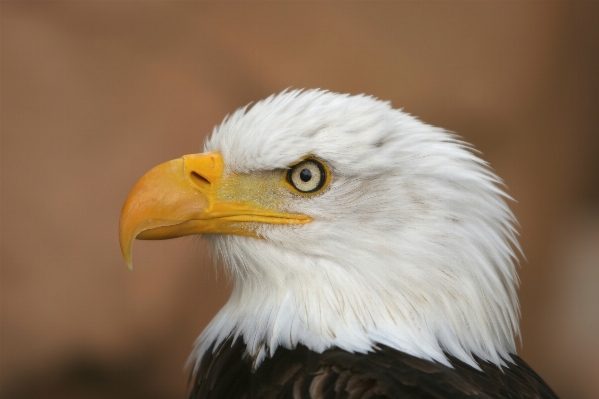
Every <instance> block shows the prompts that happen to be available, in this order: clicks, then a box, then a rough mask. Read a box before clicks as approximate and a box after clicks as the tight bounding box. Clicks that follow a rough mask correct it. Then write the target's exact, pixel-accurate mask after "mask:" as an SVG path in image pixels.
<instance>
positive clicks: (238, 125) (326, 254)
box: [192, 90, 520, 367]
mask: <svg viewBox="0 0 599 399" xmlns="http://www.w3.org/2000/svg"><path fill="white" fill-rule="evenodd" d="M205 149H206V151H221V152H222V154H223V159H224V161H225V164H226V168H227V172H228V173H229V172H233V173H252V172H256V171H265V170H273V169H278V168H287V167H288V166H289V165H291V164H293V163H295V162H297V161H299V160H300V159H302V158H303V157H305V156H306V155H314V156H317V157H318V158H320V159H322V160H324V161H326V162H327V164H328V165H329V167H330V169H331V174H332V180H331V184H330V187H329V188H328V189H327V190H326V191H325V192H323V193H322V194H320V195H317V196H314V197H310V198H306V197H300V196H294V195H291V194H290V196H289V198H287V200H286V205H285V208H286V209H285V210H286V211H289V212H296V213H303V214H306V215H308V216H311V217H312V218H313V219H314V221H313V222H312V223H309V224H307V225H302V226H298V227H289V226H284V225H265V226H262V227H261V228H260V233H261V234H262V235H263V236H264V237H265V238H266V240H259V239H253V238H248V237H241V236H211V237H209V240H210V243H211V245H212V247H213V248H214V250H215V253H216V254H218V255H220V256H221V257H222V259H223V263H224V264H225V266H226V267H227V268H228V269H229V270H230V272H231V275H232V278H233V283H234V290H233V294H232V296H231V298H230V300H229V302H228V303H227V304H226V305H225V307H224V308H223V309H222V310H221V311H220V312H219V313H218V315H217V316H216V317H215V318H214V320H213V321H212V322H211V323H210V325H209V326H208V327H207V328H206V330H205V331H204V332H203V333H202V335H201V336H200V338H199V339H198V342H197V346H196V349H195V350H194V353H193V354H192V358H196V359H200V358H201V356H202V354H203V353H204V352H205V351H206V350H207V349H208V347H209V346H210V345H211V344H212V343H213V342H214V341H216V342H217V344H218V343H220V342H222V341H223V340H224V339H225V338H226V337H228V336H229V335H230V334H231V333H234V334H235V335H236V336H238V337H240V339H243V340H244V341H245V343H246V344H247V347H248V352H249V354H250V355H251V356H255V357H256V358H257V364H259V363H260V361H261V359H263V358H264V356H268V355H272V354H273V353H274V351H275V350H276V349H277V347H278V346H283V347H286V348H293V347H294V346H295V345H297V344H298V343H301V344H304V345H306V346H308V347H309V348H310V349H312V350H314V351H317V352H322V351H324V350H325V349H327V348H329V347H331V346H337V347H339V348H342V349H346V350H348V351H352V352H367V351H370V350H373V349H374V348H375V347H376V346H377V344H384V345H388V346H390V347H394V348H397V349H399V350H402V351H405V352H407V353H409V354H412V355H415V356H418V357H421V358H424V359H430V360H436V361H438V362H441V363H445V364H448V362H447V358H446V356H445V352H446V353H449V354H451V355H453V356H455V357H457V358H459V359H461V360H463V361H464V362H466V363H468V364H471V365H473V366H474V367H477V366H476V362H475V360H474V358H473V355H476V356H478V357H480V358H482V359H484V360H487V361H490V362H492V363H495V364H497V365H502V364H504V361H503V359H508V360H509V359H510V357H509V354H510V353H515V343H514V335H517V334H518V333H519V327H518V318H519V309H518V299H517V296H516V288H517V285H518V277H517V274H516V271H515V265H514V262H515V261H516V255H515V251H519V250H520V249H519V246H518V243H517V240H516V231H515V228H514V223H515V219H514V216H513V214H512V213H511V211H510V210H509V208H508V207H507V205H506V203H505V201H504V198H505V197H506V195H505V194H504V192H503V191H502V189H501V188H500V187H499V184H500V179H499V178H498V177H497V176H496V175H495V174H493V173H492V172H491V171H490V170H489V169H488V167H487V165H486V163H485V162H484V161H482V160H481V159H479V158H478V157H476V156H475V155H474V154H473V152H472V151H471V150H470V148H469V146H468V145H467V144H465V143H463V142H461V141H459V140H458V139H457V138H456V137H455V136H453V135H452V134H450V133H448V132H446V131H444V130H442V129H439V128H435V127H432V126H429V125H426V124H424V123H422V122H421V121H419V120H418V119H416V118H414V117H412V116H410V115H408V114H406V113H404V112H402V111H399V110H394V109H392V108H391V106H390V104H389V103H386V102H381V101H378V100H376V99H374V98H372V97H367V96H349V95H340V94H335V93H330V92H326V91H320V90H308V91H286V92H283V93H281V94H279V95H276V96H271V97H269V98H267V99H266V100H263V101H261V102H258V103H256V104H255V105H254V106H253V107H252V108H250V109H247V108H243V109H241V110H238V111H237V112H235V113H234V114H233V115H232V116H230V117H228V118H227V119H226V120H225V121H224V122H223V123H222V124H221V125H220V126H219V127H217V128H215V130H214V132H213V135H212V137H211V138H210V139H209V141H208V142H207V143H206V148H205Z"/></svg>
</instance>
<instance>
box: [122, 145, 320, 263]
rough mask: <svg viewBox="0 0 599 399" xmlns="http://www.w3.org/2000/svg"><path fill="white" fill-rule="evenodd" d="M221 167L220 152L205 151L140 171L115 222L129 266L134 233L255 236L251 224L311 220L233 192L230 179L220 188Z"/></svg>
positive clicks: (147, 236)
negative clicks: (118, 218) (142, 174)
mask: <svg viewBox="0 0 599 399" xmlns="http://www.w3.org/2000/svg"><path fill="white" fill-rule="evenodd" d="M223 172H224V162H223V159H222V156H221V154H220V153H219V152H208V153H204V154H192V155H185V156H183V157H182V158H179V159H175V160H173V161H169V162H165V163H163V164H161V165H158V166H156V167H155V168H153V169H151V170H150V171H149V172H147V173H146V174H145V175H144V176H142V178H141V179H140V180H139V181H138V182H137V183H136V184H135V186H134V187H133V189H132V190H131V192H130V193H129V196H128V197H127V200H126V201H125V204H124V205H123V210H122V212H121V220H120V226H119V233H120V243H121V252H122V253H123V257H124V258H125V262H127V265H128V266H129V268H130V269H131V268H132V267H133V266H132V247H133V240H135V239H136V238H137V239H140V240H164V239H168V238H175V237H181V236H186V235H191V234H204V233H212V234H236V235H245V236H252V237H259V236H258V235H257V233H256V229H257V227H256V226H257V225H256V223H268V224H305V223H309V222H311V221H312V219H311V218H310V217H308V216H305V215H297V214H289V213H282V212H278V211H276V210H274V209H269V207H267V206H264V204H258V202H257V201H252V200H251V199H249V198H251V197H248V196H246V195H244V193H242V192H236V189H235V187H236V186H235V185H234V184H233V185H231V184H229V186H232V187H233V189H231V188H228V189H223V186H225V185H226V184H225V181H226V180H227V179H226V178H225V176H224V175H223ZM233 178H234V177H233ZM228 179H229V180H230V179H231V178H230V177H229V178H228ZM223 193H226V195H224V194H223ZM261 202H263V201H261Z"/></svg>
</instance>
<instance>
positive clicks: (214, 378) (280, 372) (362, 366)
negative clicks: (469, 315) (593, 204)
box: [190, 336, 557, 399]
mask: <svg viewBox="0 0 599 399" xmlns="http://www.w3.org/2000/svg"><path fill="white" fill-rule="evenodd" d="M211 349H212V350H211V351H209V352H208V353H207V354H206V355H205V358H203V359H202V361H201V364H200V367H199V369H198V372H197V373H196V375H195V376H194V379H193V380H192V387H191V388H192V393H191V396H190V397H191V398H192V399H199V398H202V399H210V398H228V399H238V398H244V399H258V398H259V399H279V398H280V399H282V398H285V399H287V398H289V399H291V398H293V399H342V398H343V399H347V398H353V399H366V398H370V399H372V398H380V399H382V398H411V399H444V398H452V399H462V398H463V399H473V398H479V399H483V398H484V399H504V398H512V399H520V398H521V399H557V396H556V395H555V394H554V393H553V392H552V391H551V389H550V388H549V387H548V386H547V384H546V383H545V382H544V381H543V380H542V379H541V377H539V376H538V375H537V374H536V373H535V372H534V371H533V370H532V369H531V368H530V367H529V366H528V365H527V364H526V363H525V362H524V361H523V360H522V359H520V358H519V357H518V356H512V362H508V363H507V365H506V366H504V367H502V368H500V367H497V366H496V365H494V364H491V363H488V362H485V361H482V360H480V359H478V361H479V362H478V364H479V365H480V367H481V370H477V369H474V368H473V367H471V366H469V365H467V364H465V363H464V362H462V361H460V360H458V359H456V358H455V357H452V356H450V355H448V358H449V359H450V362H451V366H446V365H444V364H441V363H437V362H431V361H427V360H424V359H421V358H418V357H414V356H411V355H408V354H406V353H404V352H400V351H398V350H395V349H393V348H389V347H387V346H384V345H383V346H380V347H379V348H377V349H376V350H375V351H373V352H371V353H368V354H359V353H349V352H347V351H344V350H341V349H339V348H331V349H328V350H326V351H324V352H323V353H317V352H314V351H311V350H310V349H308V348H307V347H306V346H304V345H298V346H297V347H296V348H294V349H285V348H279V349H278V350H277V351H276V353H275V354H274V356H273V357H272V358H266V359H264V361H263V362H262V363H261V365H260V367H259V368H258V369H256V370H253V366H254V364H253V360H252V358H251V357H248V356H247V354H246V347H245V344H244V343H243V340H242V339H239V338H238V339H234V337H232V336H231V337H229V338H228V339H227V340H225V341H224V342H223V343H222V344H221V345H220V346H219V347H217V348H211Z"/></svg>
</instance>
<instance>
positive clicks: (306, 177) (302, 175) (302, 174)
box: [300, 169, 312, 182]
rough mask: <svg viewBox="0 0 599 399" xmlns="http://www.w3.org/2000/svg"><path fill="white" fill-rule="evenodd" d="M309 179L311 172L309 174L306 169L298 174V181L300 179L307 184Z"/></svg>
mask: <svg viewBox="0 0 599 399" xmlns="http://www.w3.org/2000/svg"><path fill="white" fill-rule="evenodd" d="M311 178H312V172H310V170H308V169H302V171H301V172H300V179H302V181H303V182H308V181H310V179H311Z"/></svg>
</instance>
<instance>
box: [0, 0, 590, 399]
mask: <svg viewBox="0 0 599 399" xmlns="http://www.w3.org/2000/svg"><path fill="white" fill-rule="evenodd" d="M0 12H1V13H0V18H1V20H0V29H1V31H0V33H1V36H0V60H1V64H0V97H1V98H0V99H1V103H0V107H1V108H0V118H1V119H0V128H1V135H2V138H1V140H2V141H1V151H2V152H1V251H2V252H1V255H2V257H1V262H2V263H1V276H0V277H1V279H0V284H1V285H0V295H1V297H0V311H1V319H0V322H1V332H0V362H1V364H0V395H2V397H3V398H4V397H6V398H33V397H42V396H43V397H45V398H86V397H89V398H108V397H111V398H121V397H122V398H132V397H144V398H167V397H168V398H173V397H184V395H185V391H186V383H187V373H188V372H187V371H184V370H183V367H184V364H185V361H186V358H187V355H188V353H189V352H190V349H191V347H192V344H193V342H194V339H195V337H196V336H197V335H198V334H199V333H200V331H201V330H202V329H203V327H204V326H205V325H206V323H207V322H208V321H209V320H210V319H211V317H212V316H213V315H214V314H215V312H216V311H217V310H218V309H219V308H220V306H222V305H223V303H224V302H225V301H226V299H227V297H228V294H229V292H230V287H229V286H228V285H227V283H226V281H225V279H224V278H222V273H221V275H219V276H217V275H218V274H219V273H218V272H215V269H214V268H213V266H212V264H211V261H210V260H209V258H208V257H207V256H206V255H205V252H206V247H205V244H204V243H203V242H202V240H201V239H200V238H197V237H192V238H186V239H180V240H174V241H164V242H137V243H136V246H135V270H134V271H133V272H129V271H128V270H127V268H126V267H125V264H124V262H123V260H122V259H121V256H120V252H119V246H118V237H117V226H118V218H119V213H120V209H121V206H122V203H123V201H124V199H125V197H126V195H127V193H128V191H129V189H130V188H131V187H132V185H133V184H134V183H135V182H136V180H137V179H138V178H139V177H140V176H141V175H142V174H143V173H144V172H145V171H147V170H148V169H150V168H151V167H152V166H154V165H157V164H158V163H160V162H163V161H166V160H169V159H173V158H176V157H179V156H180V155H182V154H187V153H193V152H199V151H201V149H202V143H203V140H204V139H205V137H206V135H207V134H209V132H210V131H211V129H212V128H213V126H215V125H216V124H218V123H219V121H221V120H222V118H223V117H224V116H225V115H226V114H227V113H230V112H232V111H233V110H235V109H236V108H237V107H240V106H243V105H245V104H247V103H249V102H251V101H257V100H259V99H261V98H264V97H266V96H268V95H270V94H272V93H276V92H279V91H281V90H283V89H285V88H287V87H293V88H303V87H310V88H311V87H320V88H326V89H329V90H332V91H336V92H348V93H355V94H357V93H367V94H371V95H374V96H376V97H379V98H381V99H384V100H391V101H392V104H393V105H394V106H395V107H398V108H404V109H405V110H406V111H407V112H409V113H411V114H414V115H416V116H418V117H420V118H421V119H423V120H424V121H426V122H428V123H431V124H434V125H438V126H442V127H444V128H446V129H448V130H451V131H455V132H457V133H458V134H459V135H461V136H462V137H464V139H465V140H466V141H469V142H472V143H473V144H474V145H475V146H476V147H477V149H479V150H480V151H482V153H483V157H484V158H485V159H486V160H488V161H489V162H490V163H491V165H492V167H493V168H494V170H495V171H496V172H497V173H498V174H499V175H500V176H501V177H502V178H503V179H504V180H505V182H506V184H507V187H508V190H509V193H510V195H512V196H513V197H514V198H515V199H516V200H517V202H512V203H511V206H512V208H513V210H514V211H515V213H516V215H517V217H518V219H519V221H520V224H521V228H520V232H521V243H522V247H523V250H524V253H525V254H526V257H527V258H526V260H524V259H523V260H522V262H521V267H520V276H521V289H520V298H521V306H522V348H521V349H520V352H519V353H520V355H521V356H522V357H523V358H524V359H525V360H526V361H528V362H529V363H530V364H531V365H532V366H533V367H534V368H535V369H536V370H537V371H538V372H539V373H540V374H541V375H542V376H543V377H544V378H545V379H546V380H547V381H548V382H549V383H550V385H552V386H553V387H554V388H555V390H556V391H557V392H558V393H559V394H560V395H562V397H563V398H573V399H576V398H580V399H582V398H596V397H597V395H598V394H597V393H598V392H599V378H597V377H599V261H598V259H599V189H598V187H599V112H598V109H599V108H598V107H599V73H598V71H599V24H598V23H597V21H598V19H599V7H598V4H597V3H592V2H586V3H576V2H567V3H566V2H563V3H559V2H550V3H542V2H530V3H528V2H500V3H488V2H484V3H475V2H459V3H452V2H443V3H441V2H438V3H417V2H409V3H384V2H383V3H378V2H377V3H366V2H360V3H329V2H326V3H315V2H309V3H288V2H284V3H272V2H268V3H246V2H223V3H203V2H202V3H200V2H183V1H180V2H179V1H173V2H170V1H169V2H167V1H164V2H163V1H151V2H127V1H56V2H21V1H15V2H10V1H2V2H1V3H0ZM217 277H218V278H217Z"/></svg>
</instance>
